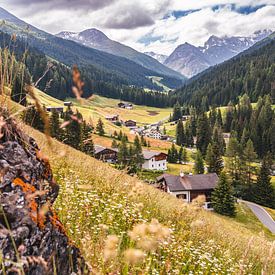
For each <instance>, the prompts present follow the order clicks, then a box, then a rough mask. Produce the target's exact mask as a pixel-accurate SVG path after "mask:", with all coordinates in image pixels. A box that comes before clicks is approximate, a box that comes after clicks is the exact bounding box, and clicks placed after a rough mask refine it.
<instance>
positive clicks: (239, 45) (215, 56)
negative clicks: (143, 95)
mask: <svg viewBox="0 0 275 275" xmlns="http://www.w3.org/2000/svg"><path fill="white" fill-rule="evenodd" d="M271 33H272V31H271V30H263V31H257V32H255V33H254V34H252V35H251V36H247V37H240V36H235V37H227V36H226V37H217V36H214V35H212V36H211V37H210V38H209V39H208V40H207V41H206V42H205V43H204V46H203V47H196V46H194V45H191V44H189V43H184V44H182V45H179V46H178V47H177V48H176V49H175V50H174V51H173V52H172V54H171V55H170V56H169V57H168V58H167V59H165V61H164V62H163V64H164V65H166V66H168V67H169V68H171V69H173V70H175V71H178V72H180V73H181V74H183V75H184V76H186V77H188V78H190V77H193V76H195V75H196V74H198V73H200V72H202V71H204V70H205V69H207V68H209V67H211V66H214V65H217V64H220V63H222V62H224V61H226V60H228V59H230V58H232V57H234V56H236V55H237V54H239V53H240V52H243V51H245V50H246V49H248V48H250V47H251V46H253V45H254V44H255V43H257V42H258V41H260V40H262V39H264V38H265V37H267V36H269V35H270V34H271Z"/></svg>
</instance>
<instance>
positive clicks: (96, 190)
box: [24, 127, 274, 274]
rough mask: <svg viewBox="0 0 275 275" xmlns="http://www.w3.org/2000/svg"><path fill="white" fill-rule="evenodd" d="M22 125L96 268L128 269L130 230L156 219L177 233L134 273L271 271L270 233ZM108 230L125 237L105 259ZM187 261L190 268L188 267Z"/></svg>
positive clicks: (78, 240) (72, 228)
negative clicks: (46, 164) (51, 172)
mask: <svg viewBox="0 0 275 275" xmlns="http://www.w3.org/2000/svg"><path fill="white" fill-rule="evenodd" d="M24 129H25V132H26V133H28V134H29V135H30V136H32V137H34V138H35V139H36V141H37V142H38V145H39V146H40V147H41V148H42V151H43V154H47V157H49V159H50V162H51V165H52V167H53V170H54V176H55V178H56V180H57V182H58V184H60V186H61V191H60V192H61V193H60V197H59V199H58V201H57V203H56V205H55V208H56V209H58V214H59V217H60V218H61V221H62V222H63V224H64V225H65V227H66V229H67V230H68V232H69V236H70V237H71V238H72V239H73V240H74V241H75V242H76V243H77V244H78V246H79V247H80V249H81V252H82V253H83V255H84V257H85V259H86V260H87V261H88V263H90V264H92V266H93V267H94V268H95V269H97V272H98V273H100V274H103V273H110V272H114V271H116V273H123V272H122V270H125V264H124V261H123V259H124V258H123V252H125V250H127V248H128V247H129V237H128V235H127V234H125V232H126V233H127V232H129V231H130V230H132V229H133V227H135V226H136V225H137V224H143V223H144V222H145V224H148V223H150V222H151V220H152V219H158V220H159V222H160V223H161V224H163V225H164V226H166V227H169V228H170V229H171V233H170V234H171V235H172V238H171V240H170V241H169V242H167V243H164V244H163V246H161V247H160V249H158V250H156V251H155V253H152V254H150V253H148V254H147V253H145V255H146V256H145V257H146V260H149V261H141V262H140V264H138V265H137V266H135V265H129V266H128V267H127V271H128V273H136V272H138V270H140V268H142V269H143V270H147V271H146V272H145V273H144V274H152V273H153V270H155V272H157V271H158V272H160V273H161V272H163V273H164V274H173V272H174V271H175V270H183V271H184V273H190V272H191V271H192V273H194V274H197V273H200V272H201V273H203V270H204V269H203V266H204V265H205V264H206V265H207V266H208V267H207V268H208V271H209V272H210V273H214V274H217V273H222V272H224V273H229V270H231V273H233V274H236V273H239V272H241V271H242V272H243V273H244V274H248V273H253V272H254V273H257V272H258V271H259V272H260V271H261V269H262V268H263V267H264V266H265V267H264V268H265V272H266V273H267V274H272V272H273V271H274V269H273V265H272V259H270V258H269V257H268V255H269V253H270V251H271V250H270V249H271V247H272V243H271V242H270V241H268V240H267V239H266V238H265V237H264V235H259V234H257V235H256V234H255V233H253V232H251V231H250V230H248V229H246V228H245V227H244V226H242V225H241V224H240V223H238V222H235V221H234V220H232V219H227V218H224V217H220V216H218V215H215V214H213V213H209V212H206V211H203V210H200V209H198V208H196V207H194V206H191V205H189V206H185V205H183V204H181V203H179V201H178V200H177V199H176V198H174V197H172V196H170V195H168V194H166V193H163V192H161V191H159V190H157V189H155V188H154V187H152V186H149V185H147V184H144V183H142V182H140V181H138V180H137V179H136V178H133V177H130V176H128V175H126V174H124V173H123V172H121V171H117V170H115V169H113V168H111V167H110V166H109V165H107V164H104V163H101V162H99V161H97V160H95V159H93V158H91V157H88V156H86V155H84V154H82V153H80V152H78V151H76V150H74V149H72V148H70V147H68V146H65V145H63V144H61V143H59V142H57V141H55V140H52V143H51V144H47V142H46V139H45V136H44V135H43V134H41V133H39V132H37V131H35V130H33V129H32V128H30V127H24ZM64 155H65V156H66V157H64ZM110 198H111V199H110ZM79 205H81V206H82V207H79ZM157 228H159V227H157ZM94 232H98V233H97V234H95V233H94ZM123 232H124V233H123ZM108 235H117V236H118V237H119V238H122V242H121V246H120V250H119V252H121V253H119V256H118V258H116V257H115V258H113V259H112V261H111V262H108V261H102V254H103V252H104V251H105V250H104V246H103V245H102V242H103V240H106V237H107V236H108ZM251 237H253V242H252V243H251ZM132 245H134V244H132ZM248 246H249V250H248V252H246V254H245V261H246V263H247V265H246V266H245V267H244V266H243V265H241V262H239V260H240V259H242V256H243V255H244V250H243V248H244V247H248ZM141 249H142V248H141ZM148 249H149V250H150V247H148ZM201 257H202V260H200V259H201ZM212 261H213V262H214V264H213V262H212ZM164 262H165V263H166V262H167V263H169V264H163V263H164ZM186 262H188V265H185V264H183V263H186ZM208 263H209V264H208ZM102 268H104V271H103V270H101V269H102ZM109 271H110V272H109ZM269 272H270V273H269Z"/></svg>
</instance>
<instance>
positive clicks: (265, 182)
mask: <svg viewBox="0 0 275 275" xmlns="http://www.w3.org/2000/svg"><path fill="white" fill-rule="evenodd" d="M270 164H271V161H270V156H269V155H267V156H266V157H264V159H263V161H262V165H261V169H260V172H259V174H258V178H257V183H256V184H255V185H254V187H253V197H252V200H253V201H254V202H255V203H258V204H260V205H263V206H267V207H271V208H275V190H274V187H273V186H272V184H271V177H270V166H271V165H270Z"/></svg>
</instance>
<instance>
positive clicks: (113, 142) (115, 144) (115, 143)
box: [111, 139, 118, 148]
mask: <svg viewBox="0 0 275 275" xmlns="http://www.w3.org/2000/svg"><path fill="white" fill-rule="evenodd" d="M111 147H112V148H118V144H117V141H116V140H115V139H113V141H112V145H111Z"/></svg>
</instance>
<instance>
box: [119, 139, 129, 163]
mask: <svg viewBox="0 0 275 275" xmlns="http://www.w3.org/2000/svg"><path fill="white" fill-rule="evenodd" d="M128 161H129V151H128V146H127V141H126V139H125V138H124V137H123V138H122V139H121V143H120V145H119V146H118V163H119V164H120V165H121V166H122V167H126V166H127V165H128Z"/></svg>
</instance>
